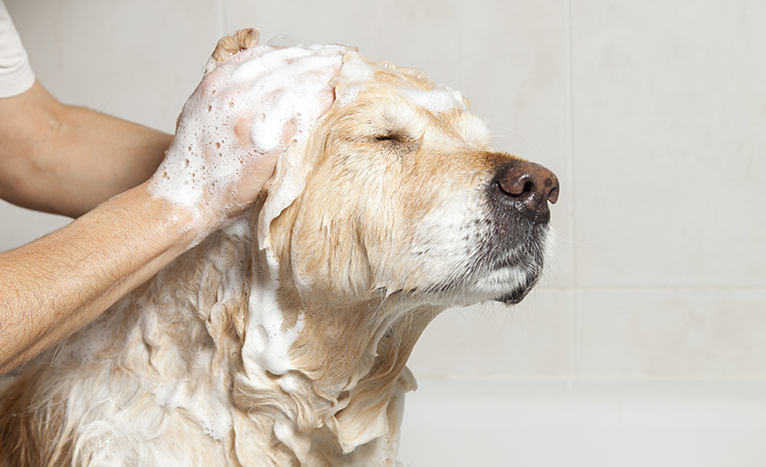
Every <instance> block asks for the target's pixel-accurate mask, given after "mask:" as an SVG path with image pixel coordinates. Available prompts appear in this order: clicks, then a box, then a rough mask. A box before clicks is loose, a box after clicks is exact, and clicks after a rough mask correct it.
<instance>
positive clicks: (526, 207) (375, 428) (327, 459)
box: [0, 30, 559, 466]
mask: <svg viewBox="0 0 766 467" xmlns="http://www.w3.org/2000/svg"><path fill="white" fill-rule="evenodd" d="M256 44H257V32H256V31H254V30H246V31H241V32H239V33H237V34H235V35H232V36H230V37H227V38H224V39H223V40H222V41H221V42H220V43H219V45H218V47H217V49H216V51H215V53H214V55H213V57H212V59H211V61H210V62H209V65H208V71H211V70H213V69H215V68H216V67H217V66H219V65H220V64H221V63H224V62H225V61H226V60H227V59H229V57H230V56H232V55H235V54H237V53H240V52H239V51H240V50H244V49H248V48H254V47H256ZM261 47H263V46H261ZM242 53H244V52H242ZM330 84H331V85H332V86H333V88H334V90H335V103H334V104H333V106H332V107H331V108H330V110H329V111H328V112H327V113H326V114H325V115H324V116H323V117H322V118H321V119H320V120H319V121H318V122H317V123H316V124H315V125H314V127H313V128H312V130H311V133H310V135H309V136H308V138H307V140H306V141H305V142H303V143H302V144H299V145H296V146H294V147H292V148H291V149H290V150H289V151H288V153H287V154H286V155H285V156H284V157H283V158H282V159H280V161H279V163H278V166H277V169H276V172H275V175H274V176H273V178H272V179H271V180H270V181H269V183H268V184H267V185H266V187H265V188H264V190H263V193H262V196H261V198H260V199H259V201H258V202H257V203H256V204H255V205H254V206H253V207H252V209H251V210H250V211H248V212H247V213H246V214H245V215H243V216H242V217H241V218H240V219H239V220H237V221H236V222H235V223H234V224H232V225H230V226H229V227H227V228H225V229H223V230H221V231H218V232H216V233H214V234H213V235H211V236H210V237H208V238H207V239H206V240H205V241H203V242H202V243H201V244H200V245H199V246H197V247H196V248H194V249H192V250H190V251H189V252H187V253H186V254H184V255H183V256H182V257H180V258H179V259H178V260H176V261H175V262H174V263H172V264H171V265H169V266H168V267H166V268H165V269H164V270H163V271H161V272H160V273H159V274H158V275H157V276H155V277H154V278H153V279H151V280H150V281H148V282H147V283H146V284H144V285H143V286H141V287H139V288H138V289H137V290H135V291H134V292H132V293H131V294H130V295H128V296H127V297H125V298H124V299H123V300H121V301H120V302H118V303H117V304H115V305H114V306H113V307H111V308H110V309H109V310H108V311H107V312H106V313H104V314H103V315H102V316H101V317H100V318H99V319H97V320H96V321H94V322H93V323H91V324H90V325H89V326H88V327H86V328H85V329H83V330H82V331H80V332H79V333H77V334H75V335H74V336H72V337H70V338H69V339H68V341H67V342H66V344H65V346H64V347H63V349H64V350H63V352H62V353H61V354H60V355H58V357H57V358H56V359H55V360H54V361H53V363H52V364H46V365H28V367H27V368H26V370H25V371H24V372H23V373H21V374H20V375H18V376H16V377H14V378H13V379H12V380H11V381H10V382H7V383H6V387H5V389H4V392H3V393H2V399H1V400H0V449H1V450H2V452H1V453H0V454H2V455H1V456H0V457H2V456H5V461H6V462H7V463H8V464H9V465H14V466H53V465H70V464H72V465H121V466H127V465H136V466H137V465H205V466H207V465H232V466H238V465H243V466H249V465H253V466H269V465H273V466H288V465H309V466H325V465H327V466H335V465H365V466H374V465H391V464H392V463H394V462H395V458H396V451H397V447H398V441H399V426H400V422H401V417H402V409H403V397H404V394H405V393H406V392H407V391H409V390H411V389H413V388H414V386H415V381H414V379H413V377H412V375H411V373H410V372H409V370H408V369H407V368H406V367H405V363H406V362H407V359H408V357H409V355H410V352H411V351H412V348H413V346H414V345H415V342H416V341H417V339H418V337H419V336H420V334H421V332H422V331H423V330H424V328H425V327H426V325H427V324H428V323H429V322H430V321H431V320H432V319H433V318H434V317H435V316H436V315H437V314H438V313H440V312H441V311H442V310H444V309H445V308H448V307H451V306H456V305H469V304H473V303H477V302H482V301H487V300H496V301H500V302H504V303H507V304H515V303H518V302H519V301H521V300H522V299H523V298H524V296H525V295H526V294H527V293H528V292H529V290H530V289H531V288H532V286H533V285H534V284H535V283H536V281H537V280H538V278H539V277H540V274H541V271H542V269H543V263H544V261H545V258H546V255H547V252H548V250H549V248H550V233H549V227H548V222H549V218H550V211H549V207H548V204H549V203H555V202H556V199H557V196H558V189H559V188H558V181H557V179H556V177H555V175H553V173H551V172H550V171H548V170H547V169H545V168H543V167H541V166H539V165H536V164H533V163H530V162H526V161H523V160H520V159H518V158H516V157H514V156H511V155H509V154H506V153H503V152H499V151H498V150H496V149H495V148H494V147H493V145H492V142H491V138H490V135H489V132H488V130H487V128H486V126H485V124H484V123H483V122H482V121H481V120H480V119H478V118H477V117H475V116H474V115H472V114H470V113H469V112H468V108H467V107H468V104H467V101H466V100H465V99H463V98H462V96H461V95H460V94H459V93H458V92H456V91H453V90H451V89H449V88H446V87H444V86H441V85H438V84H436V83H433V82H431V81H429V80H428V79H427V78H426V77H425V76H424V75H423V74H422V73H421V72H419V71H417V70H414V69H408V68H402V67H397V66H395V65H392V64H388V63H373V62H371V61H369V60H367V59H365V58H364V57H363V56H361V55H360V54H359V53H358V52H356V51H355V50H353V49H348V50H347V51H346V52H345V54H344V55H343V57H342V66H341V67H340V71H339V72H338V74H337V75H336V76H335V77H334V78H333V80H332V82H331V83H330Z"/></svg>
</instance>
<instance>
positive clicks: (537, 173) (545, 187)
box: [497, 161, 559, 222]
mask: <svg viewBox="0 0 766 467" xmlns="http://www.w3.org/2000/svg"><path fill="white" fill-rule="evenodd" d="M497 184H498V186H499V188H500V191H501V192H502V193H503V194H504V195H505V196H506V202H507V201H510V202H511V204H512V205H513V207H514V208H516V209H517V210H518V211H519V213H521V214H522V215H523V216H524V217H526V218H528V219H530V220H532V221H534V222H548V220H549V219H550V210H549V209H548V202H551V204H553V203H555V202H556V201H557V200H558V198H559V180H558V178H557V177H556V175H555V174H554V173H553V172H551V171H550V170H548V169H546V168H545V167H543V166H541V165H538V164H534V163H532V162H527V161H513V162H509V163H507V164H505V165H503V166H502V167H501V168H500V170H499V171H498V174H497Z"/></svg>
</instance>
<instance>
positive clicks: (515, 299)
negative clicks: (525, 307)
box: [493, 285, 532, 305]
mask: <svg viewBox="0 0 766 467" xmlns="http://www.w3.org/2000/svg"><path fill="white" fill-rule="evenodd" d="M530 290H532V285H529V286H522V287H518V288H516V289H514V290H513V291H512V292H510V293H507V294H505V295H503V296H501V297H498V298H495V299H494V300H493V301H495V302H500V303H503V304H505V305H517V304H519V303H521V301H522V300H524V297H526V296H527V294H529V291H530Z"/></svg>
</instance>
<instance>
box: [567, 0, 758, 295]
mask: <svg viewBox="0 0 766 467" xmlns="http://www.w3.org/2000/svg"><path fill="white" fill-rule="evenodd" d="M764 18H766V4H764V3H762V2H747V1H734V2H716V1H704V2H662V1H650V2H606V1H603V2H574V3H573V8H572V65H573V72H572V77H573V122H574V132H573V141H574V176H575V180H574V183H575V200H574V202H575V211H574V216H575V218H576V228H575V240H576V242H577V244H578V248H577V249H576V261H577V266H576V278H577V284H579V285H584V286H596V287H608V286H627V287H635V286H644V287H646V286H649V287H652V286H663V287H668V286H671V287H672V286H717V287H721V286H734V287H739V286H761V287H763V286H765V285H766V268H764V267H763V265H764V264H766V242H764V238H766V216H764V215H763V213H764V208H763V206H764V203H766V191H764V190H763V186H764V185H765V184H766V157H764V154H766V131H764V129H766V87H764V83H766V60H764V59H763V57H766V28H764V27H763V26H764Z"/></svg>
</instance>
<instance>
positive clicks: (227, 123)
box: [150, 46, 347, 233]
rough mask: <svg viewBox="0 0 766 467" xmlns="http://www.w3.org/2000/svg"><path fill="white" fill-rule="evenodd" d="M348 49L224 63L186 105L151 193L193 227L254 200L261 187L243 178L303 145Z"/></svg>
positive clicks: (256, 55) (226, 216) (219, 220)
mask: <svg viewBox="0 0 766 467" xmlns="http://www.w3.org/2000/svg"><path fill="white" fill-rule="evenodd" d="M346 50H347V49H346V48H345V47H341V46H311V47H291V48H286V49H284V48H276V47H270V46H257V47H254V48H252V49H248V50H245V51H242V52H239V53H237V54H235V55H234V56H232V57H230V58H229V59H228V60H226V61H225V62H223V63H222V64H221V65H220V66H219V67H218V68H216V69H214V70H213V71H211V72H210V73H209V74H208V75H207V76H206V77H205V78H204V79H203V81H202V83H201V84H200V86H199V87H198V88H197V89H196V90H195V92H194V93H193V94H192V96H191V97H190V98H189V100H188V101H187V102H186V104H185V105H184V108H183V111H182V112H181V115H180V117H179V120H178V126H177V131H176V136H175V138H174V139H173V142H172V144H171V146H170V148H169V149H168V151H167V153H166V156H165V160H164V161H163V162H162V164H161V165H160V167H159V168H158V170H157V172H156V173H155V175H154V176H153V177H152V180H151V184H150V186H151V190H152V194H153V195H154V196H157V197H163V198H165V199H167V200H169V201H171V202H173V203H175V204H177V205H180V206H183V207H185V208H187V209H188V210H190V211H191V212H192V213H193V215H194V219H195V221H197V220H200V218H202V220H203V221H207V224H206V225H215V226H216V227H218V226H221V225H223V224H225V223H226V222H227V221H228V220H230V218H231V217H232V216H231V213H232V212H235V213H238V212H241V210H242V208H243V206H242V204H249V203H250V202H252V201H253V200H254V198H255V196H257V193H258V191H259V188H260V187H252V186H249V185H248V183H247V179H246V177H247V176H248V175H249V174H250V173H251V172H253V171H254V170H255V169H257V163H258V159H259V158H261V157H263V156H264V155H269V154H274V153H275V152H278V153H283V152H285V151H286V150H287V149H288V148H289V147H290V146H291V145H293V144H295V143H300V142H301V141H303V140H305V139H306V138H307V136H308V134H309V132H310V131H311V128H312V126H313V125H314V123H315V122H316V121H317V120H318V119H319V118H320V117H321V116H322V115H323V114H324V113H325V112H326V111H327V109H328V108H329V106H330V104H331V103H332V100H333V94H332V93H333V90H332V87H331V86H330V84H329V82H330V79H331V78H332V76H333V75H334V74H335V73H336V72H337V71H338V69H340V67H341V64H342V58H343V54H344V53H345V52H346ZM254 166H255V167H254ZM243 187H244V189H243ZM248 189H249V191H247V190H248ZM240 191H242V193H240ZM244 191H247V193H244ZM250 192H252V193H250ZM243 198H244V199H243ZM210 216H214V217H213V218H210ZM205 233H208V232H205Z"/></svg>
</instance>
